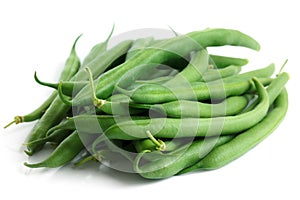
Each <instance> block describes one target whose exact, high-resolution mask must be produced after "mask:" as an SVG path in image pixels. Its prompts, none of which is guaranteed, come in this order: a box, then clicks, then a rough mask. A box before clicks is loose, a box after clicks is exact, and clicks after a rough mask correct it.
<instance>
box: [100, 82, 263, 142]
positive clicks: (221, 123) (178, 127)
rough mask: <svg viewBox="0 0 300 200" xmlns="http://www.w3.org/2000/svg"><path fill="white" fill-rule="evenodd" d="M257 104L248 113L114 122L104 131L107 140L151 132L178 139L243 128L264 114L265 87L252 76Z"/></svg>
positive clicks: (131, 137)
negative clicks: (212, 116)
mask: <svg viewBox="0 0 300 200" xmlns="http://www.w3.org/2000/svg"><path fill="white" fill-rule="evenodd" d="M253 81H254V83H255V86H256V88H257V93H258V98H259V100H260V103H259V104H258V105H257V106H256V107H255V108H254V109H253V110H251V111H250V112H247V113H242V114H239V115H235V116H225V117H216V118H183V119H176V118H152V119H146V120H132V121H125V122H120V123H118V124H115V125H113V126H111V127H110V128H108V129H107V130H106V131H105V136H106V137H108V138H109V139H123V140H136V139H140V138H145V137H146V136H145V132H146V131H150V132H151V133H152V134H153V136H154V137H156V138H175V137H176V138H180V137H199V136H202V137H203V136H215V135H220V134H221V135H228V134H235V133H239V132H241V131H244V130H246V129H248V128H250V127H252V126H253V125H255V124H257V123H258V122H260V121H261V120H262V119H263V118H264V117H265V115H266V114H267V111H268V108H269V97H268V94H267V91H266V89H265V88H264V86H263V85H262V84H261V83H260V82H259V81H258V80H257V79H256V78H253Z"/></svg>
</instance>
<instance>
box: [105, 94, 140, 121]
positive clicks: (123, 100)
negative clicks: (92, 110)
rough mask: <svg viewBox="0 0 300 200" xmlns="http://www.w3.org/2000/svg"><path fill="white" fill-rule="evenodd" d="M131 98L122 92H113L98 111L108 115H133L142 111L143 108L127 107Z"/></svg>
mask: <svg viewBox="0 0 300 200" xmlns="http://www.w3.org/2000/svg"><path fill="white" fill-rule="evenodd" d="M130 102H131V99H130V98H129V97H128V96H126V95H123V94H115V95H113V96H111V97H110V98H108V99H107V100H106V101H105V103H104V104H103V105H102V106H101V108H100V111H102V112H104V113H106V114H110V115H115V116H116V115H128V116H129V115H133V114H139V113H142V112H144V110H143V109H138V108H132V107H129V103H130Z"/></svg>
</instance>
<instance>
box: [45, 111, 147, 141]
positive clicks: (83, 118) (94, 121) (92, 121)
mask: <svg viewBox="0 0 300 200" xmlns="http://www.w3.org/2000/svg"><path fill="white" fill-rule="evenodd" d="M146 118H148V117H142V116H112V115H88V114H82V115H77V116H74V117H69V118H67V119H66V120H65V121H63V122H61V123H60V124H58V125H56V126H54V127H52V128H51V129H49V131H48V132H47V136H50V135H52V134H53V132H55V131H57V130H73V131H74V130H77V131H78V132H79V133H81V132H83V133H99V134H100V133H102V132H103V131H105V130H106V129H108V128H109V127H111V126H112V125H114V124H116V123H117V122H118V123H119V122H122V121H128V120H129V119H133V120H137V119H146Z"/></svg>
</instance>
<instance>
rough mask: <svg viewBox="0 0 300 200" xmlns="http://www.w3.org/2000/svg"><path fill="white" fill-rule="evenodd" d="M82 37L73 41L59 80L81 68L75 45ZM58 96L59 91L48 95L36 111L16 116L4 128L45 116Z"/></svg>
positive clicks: (65, 78) (66, 77) (67, 77)
mask: <svg viewBox="0 0 300 200" xmlns="http://www.w3.org/2000/svg"><path fill="white" fill-rule="evenodd" d="M80 37H81V35H79V36H78V37H77V38H76V40H75V41H74V43H73V46H72V49H71V53H70V55H69V57H68V59H67V61H66V63H68V64H66V65H65V67H64V69H63V71H62V72H61V74H60V77H59V80H68V79H69V78H70V76H73V75H74V74H75V73H77V71H78V69H79V65H78V62H79V60H78V59H77V58H76V57H77V55H76V52H75V47H76V44H77V41H78V40H79V38H80ZM73 62H74V63H73ZM72 63H73V64H72ZM56 97H57V92H53V93H52V94H51V95H50V96H49V97H48V99H46V100H45V101H44V103H42V104H41V105H40V106H39V107H38V108H36V109H35V110H34V111H32V112H31V113H28V114H26V115H23V116H15V117H14V120H13V121H12V122H10V123H9V124H7V125H6V126H5V127H4V128H7V127H9V126H10V125H12V124H13V123H15V124H19V123H22V122H32V121H35V120H37V119H40V118H41V117H42V116H43V114H44V113H45V111H46V110H47V109H48V107H49V106H50V104H51V103H52V101H53V100H54V99H55V98H56Z"/></svg>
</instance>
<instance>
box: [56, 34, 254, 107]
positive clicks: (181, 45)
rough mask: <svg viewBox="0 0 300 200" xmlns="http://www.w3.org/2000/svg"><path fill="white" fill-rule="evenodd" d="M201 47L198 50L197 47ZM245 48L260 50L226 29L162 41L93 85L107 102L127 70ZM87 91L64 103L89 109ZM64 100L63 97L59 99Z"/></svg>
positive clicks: (250, 42)
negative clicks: (227, 47)
mask: <svg viewBox="0 0 300 200" xmlns="http://www.w3.org/2000/svg"><path fill="white" fill-rule="evenodd" d="M199 45H200V46H199ZM224 45H233V46H245V47H248V48H252V49H254V50H259V48H260V46H259V44H258V43H257V42H256V41H255V40H254V39H252V38H251V37H249V36H247V35H245V34H243V33H241V32H239V31H236V30H229V29H208V30H204V31H199V32H192V33H189V34H187V35H183V36H178V37H175V38H171V39H169V40H165V41H162V42H161V43H158V44H156V45H154V46H153V47H151V48H146V49H145V50H144V51H141V52H139V53H138V54H137V55H135V56H134V58H132V59H130V60H128V61H126V62H125V63H124V64H122V65H119V66H118V67H116V68H114V69H112V70H110V71H108V72H107V73H105V74H103V75H102V76H100V77H99V78H98V79H97V80H96V81H95V86H96V96H97V97H98V98H99V99H106V98H108V97H109V96H111V94H112V92H113V90H114V88H115V84H116V83H117V82H118V80H119V79H120V78H121V77H122V75H123V74H125V73H126V72H127V71H129V70H130V69H133V68H135V67H136V66H138V65H140V64H147V63H162V64H164V63H166V62H167V61H168V60H174V58H178V57H185V56H186V55H188V54H189V53H190V52H191V51H197V50H201V49H202V48H206V47H208V46H224ZM90 93H91V91H90V87H89V86H86V87H84V88H83V89H82V90H81V91H80V92H79V93H78V94H77V95H76V96H75V97H74V98H73V100H72V101H68V100H66V99H65V101H64V102H65V103H67V104H68V105H74V106H79V105H90V104H92V103H93V99H91V97H90ZM61 98H63V96H61Z"/></svg>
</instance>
